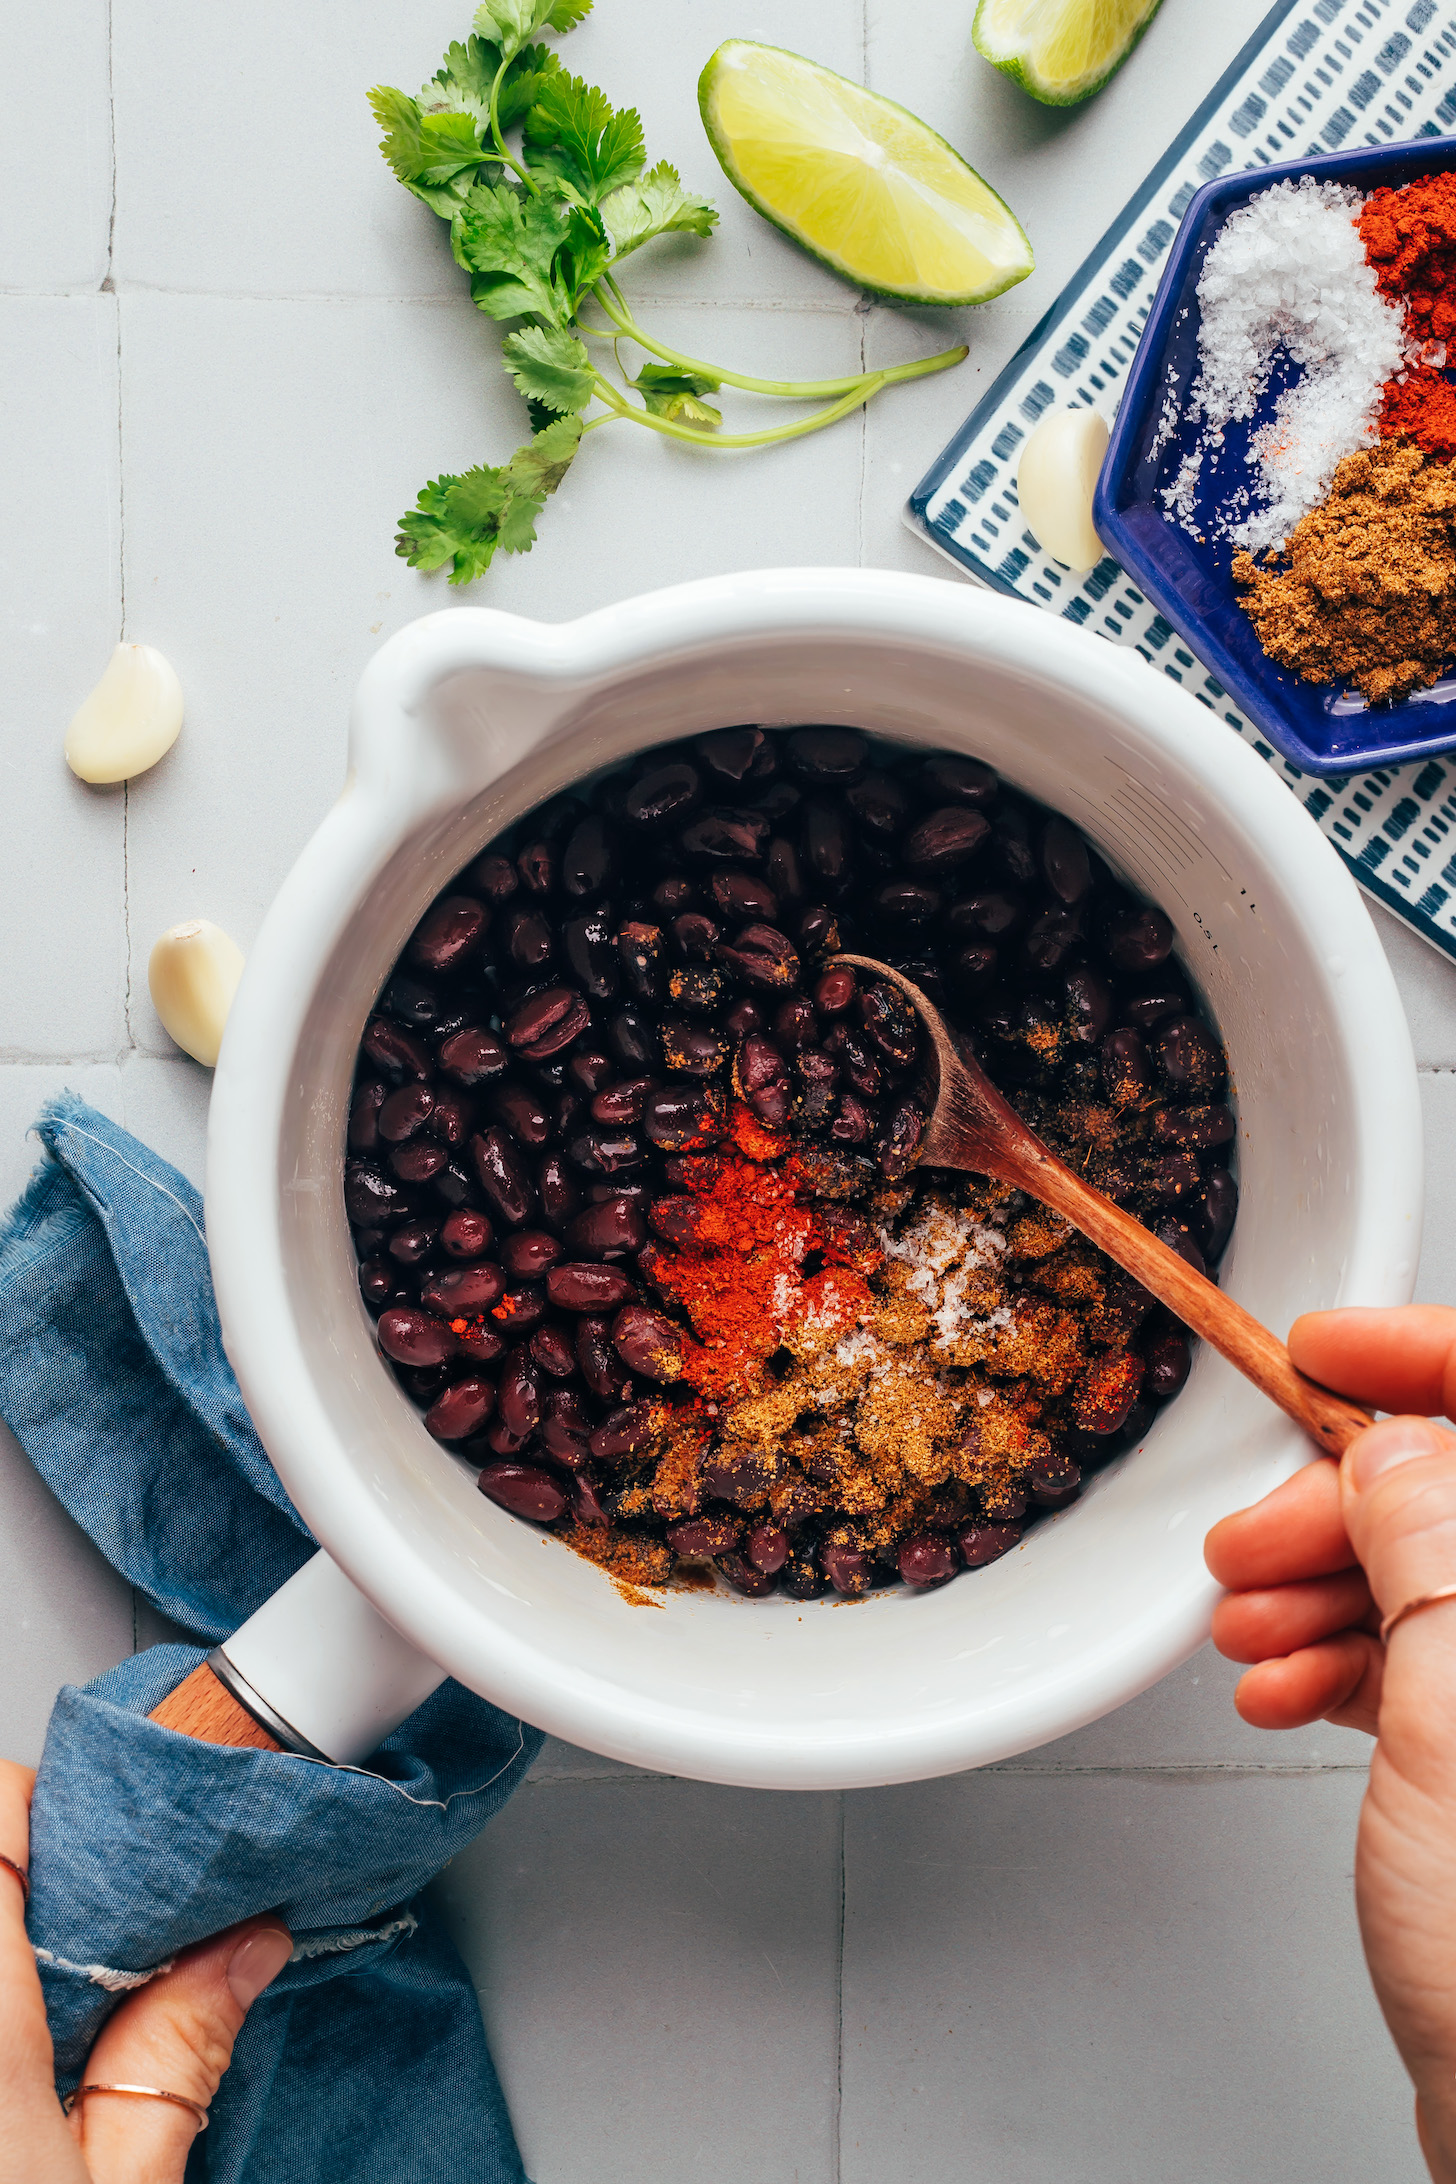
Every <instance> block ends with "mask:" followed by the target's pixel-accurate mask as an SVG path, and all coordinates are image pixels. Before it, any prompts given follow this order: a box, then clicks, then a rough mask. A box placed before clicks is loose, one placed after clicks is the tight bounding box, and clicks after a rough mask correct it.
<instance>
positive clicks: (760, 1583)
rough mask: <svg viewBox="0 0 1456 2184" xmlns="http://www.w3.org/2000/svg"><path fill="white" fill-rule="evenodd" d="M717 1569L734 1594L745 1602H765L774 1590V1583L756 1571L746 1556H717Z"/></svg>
mask: <svg viewBox="0 0 1456 2184" xmlns="http://www.w3.org/2000/svg"><path fill="white" fill-rule="evenodd" d="M718 1569H719V1572H720V1574H721V1575H722V1576H723V1577H725V1578H726V1579H727V1581H728V1583H729V1584H730V1585H731V1586H732V1587H733V1590H734V1591H735V1592H736V1593H742V1594H743V1596H744V1598H745V1599H747V1600H767V1598H768V1596H769V1594H770V1593H771V1592H772V1591H773V1589H774V1581H773V1579H772V1577H770V1576H769V1575H768V1574H767V1573H766V1572H765V1571H763V1570H760V1569H758V1568H757V1567H756V1566H755V1564H753V1563H752V1562H750V1561H749V1560H748V1557H747V1556H746V1555H740V1554H726V1555H719V1557H718Z"/></svg>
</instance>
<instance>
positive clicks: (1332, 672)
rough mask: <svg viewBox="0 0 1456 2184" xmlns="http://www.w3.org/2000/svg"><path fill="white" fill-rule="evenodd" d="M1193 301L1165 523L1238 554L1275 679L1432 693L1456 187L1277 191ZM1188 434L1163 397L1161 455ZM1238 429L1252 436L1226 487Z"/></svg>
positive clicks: (1389, 694) (1455, 531) (1262, 202)
mask: <svg viewBox="0 0 1456 2184" xmlns="http://www.w3.org/2000/svg"><path fill="white" fill-rule="evenodd" d="M1198 299H1199V306H1200V326H1199V343H1198V355H1199V374H1198V377H1197V379H1196V380H1195V382H1194V384H1193V386H1192V388H1191V390H1190V394H1189V399H1188V405H1187V415H1188V417H1189V418H1190V420H1192V421H1194V422H1196V423H1201V426H1202V430H1201V432H1200V434H1199V437H1198V439H1197V440H1196V442H1195V443H1194V444H1193V446H1192V447H1191V448H1189V449H1188V451H1187V453H1186V454H1185V455H1184V457H1183V460H1182V462H1181V464H1180V466H1179V469H1178V472H1177V475H1176V476H1175V478H1174V479H1173V481H1172V483H1171V484H1170V485H1168V486H1167V487H1165V488H1164V490H1163V500H1164V504H1165V506H1166V508H1167V510H1168V513H1169V515H1170V516H1171V517H1172V518H1173V519H1174V520H1175V521H1177V522H1178V523H1180V524H1181V525H1182V526H1183V528H1184V529H1186V530H1187V531H1188V532H1189V533H1190V534H1191V535H1192V536H1194V537H1195V538H1199V539H1200V540H1201V539H1203V538H1204V537H1205V536H1206V535H1210V534H1211V535H1212V536H1213V537H1215V538H1218V539H1223V540H1227V541H1228V542H1229V543H1231V544H1232V545H1233V546H1235V547H1236V548H1238V549H1240V550H1239V551H1238V552H1237V553H1236V554H1235V556H1234V559H1233V563H1232V573H1233V577H1234V581H1235V583H1236V584H1237V585H1238V586H1239V588H1240V590H1241V592H1242V593H1243V599H1242V604H1243V606H1244V609H1245V611H1246V612H1247V614H1248V615H1249V617H1250V619H1251V621H1252V622H1253V624H1254V628H1255V630H1256V632H1257V635H1258V638H1259V642H1260V644H1261V645H1262V647H1263V649H1264V650H1265V652H1267V653H1268V654H1269V656H1270V657H1271V658H1272V659H1274V660H1277V661H1278V662H1279V663H1280V664H1281V665H1282V666H1285V667H1289V668H1292V669H1293V670H1294V671H1295V672H1296V673H1298V674H1299V675H1300V676H1301V677H1302V678H1303V679H1304V680H1306V681H1309V682H1334V683H1339V684H1343V685H1354V686H1355V687H1356V688H1358V689H1359V690H1360V691H1361V692H1362V693H1363V694H1364V696H1365V698H1366V699H1367V700H1368V701H1369V702H1370V703H1372V704H1378V703H1382V702H1390V701H1394V700H1397V699H1400V698H1403V697H1407V696H1409V695H1410V693H1411V692H1412V691H1414V690H1418V689H1422V688H1425V687H1427V686H1429V685H1430V684H1431V683H1433V682H1435V681H1436V680H1437V679H1438V677H1439V676H1440V675H1441V673H1442V671H1443V670H1444V669H1445V668H1446V667H1447V666H1449V664H1450V663H1451V661H1452V659H1453V657H1456V492H1453V484H1452V478H1451V473H1450V469H1449V467H1448V466H1449V464H1450V461H1451V458H1452V456H1453V455H1456V385H1453V384H1452V381H1451V379H1450V378H1449V377H1448V345H1449V343H1450V341H1451V339H1452V335H1453V331H1456V174H1449V173H1448V174H1433V175H1423V176H1421V177H1420V178H1419V179H1418V180H1416V181H1413V182H1410V183H1407V184H1406V185H1405V186H1404V187H1403V188H1400V189H1378V190H1375V191H1373V192H1372V193H1371V194H1370V195H1369V196H1368V197H1366V196H1362V195H1361V193H1360V192H1359V191H1358V190H1356V189H1352V188H1347V187H1343V186H1341V185H1340V184H1337V183H1332V182H1317V181H1315V180H1314V179H1313V178H1311V177H1309V176H1306V177H1305V178H1304V179H1303V180H1301V181H1299V182H1280V183H1275V184H1273V185H1272V186H1271V187H1270V188H1269V189H1266V190H1261V191H1259V192H1258V193H1257V195H1255V196H1254V197H1252V198H1250V199H1249V201H1248V203H1247V204H1245V205H1243V206H1242V207H1240V208H1239V210H1237V211H1236V212H1234V213H1232V214H1231V215H1230V217H1229V218H1228V220H1227V221H1226V222H1225V224H1224V226H1223V228H1222V230H1221V231H1220V233H1219V235H1218V236H1217V238H1216V239H1215V241H1214V243H1213V246H1212V248H1211V249H1210V250H1209V252H1208V256H1207V258H1206V259H1205V261H1204V265H1203V270H1202V273H1201V274H1200V277H1199V283H1198ZM1451 363H1452V364H1456V357H1452V358H1451ZM1287 367H1295V368H1297V376H1296V377H1295V378H1294V379H1293V380H1292V382H1291V383H1290V384H1288V385H1285V386H1284V387H1283V388H1282V391H1280V392H1279V393H1278V395H1277V398H1276V400H1275V401H1274V403H1273V405H1272V409H1271V411H1270V413H1269V415H1268V418H1267V420H1266V421H1264V422H1258V421H1257V420H1258V418H1259V415H1260V404H1261V402H1262V400H1263V398H1264V397H1265V396H1266V395H1267V393H1268V390H1269V388H1270V386H1271V385H1272V384H1274V383H1275V375H1276V373H1277V372H1279V371H1280V370H1281V369H1284V368H1287ZM1177 418H1178V404H1177V401H1176V399H1175V398H1174V397H1173V396H1171V395H1170V396H1169V398H1168V401H1167V403H1166V405H1165V408H1164V414H1163V420H1162V427H1161V434H1162V435H1164V436H1165V435H1166V434H1168V433H1170V432H1171V430H1172V429H1173V427H1174V425H1175V424H1176V423H1177ZM1235 420H1243V421H1244V422H1250V421H1254V429H1253V431H1252V432H1251V435H1250V438H1249V444H1248V448H1247V451H1246V453H1245V456H1244V459H1243V461H1242V462H1239V461H1237V460H1235V462H1234V465H1233V468H1234V471H1235V475H1234V476H1233V477H1228V476H1222V477H1220V472H1219V465H1220V458H1221V456H1222V455H1223V454H1224V452H1225V447H1226V436H1227V431H1228V427H1229V426H1230V425H1231V424H1232V423H1233V422H1234V421H1235ZM1220 485H1221V487H1222V490H1221V491H1219V490H1218V488H1219V487H1220ZM1260 553H1266V554H1267V558H1266V559H1265V560H1264V561H1262V562H1261V561H1259V560H1258V559H1256V558H1255V557H1256V556H1257V555H1259V554H1260Z"/></svg>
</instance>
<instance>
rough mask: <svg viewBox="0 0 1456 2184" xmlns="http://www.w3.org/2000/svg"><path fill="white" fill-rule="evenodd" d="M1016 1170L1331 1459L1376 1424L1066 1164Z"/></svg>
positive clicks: (1034, 1161)
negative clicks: (1308, 1374) (1302, 1368)
mask: <svg viewBox="0 0 1456 2184" xmlns="http://www.w3.org/2000/svg"><path fill="white" fill-rule="evenodd" d="M1016 1165H1017V1167H1018V1168H1019V1169H1020V1170H1021V1171H1022V1172H1020V1173H1018V1174H1017V1175H1016V1176H1014V1177H1010V1176H1008V1180H1010V1181H1015V1182H1016V1183H1018V1184H1020V1186H1021V1188H1022V1189H1023V1190H1028V1191H1030V1192H1032V1193H1033V1195H1034V1196H1035V1197H1037V1198H1039V1199H1040V1200H1041V1202H1042V1204H1043V1205H1046V1206H1050V1207H1051V1208H1052V1210H1053V1212H1055V1213H1060V1214H1061V1215H1062V1216H1063V1217H1064V1218H1065V1219H1066V1220H1068V1221H1070V1222H1071V1223H1072V1225H1073V1227H1074V1228H1078V1229H1080V1230H1081V1231H1082V1234H1083V1235H1084V1236H1087V1237H1090V1238H1091V1240H1092V1242H1093V1243H1094V1244H1096V1245H1097V1246H1098V1248H1099V1249H1100V1250H1102V1251H1105V1252H1106V1254H1107V1256H1108V1258H1109V1259H1115V1260H1116V1261H1117V1264H1118V1265H1119V1266H1120V1267H1122V1268H1123V1269H1124V1270H1125V1271H1126V1272H1127V1273H1129V1274H1131V1275H1132V1276H1133V1277H1134V1278H1135V1279H1136V1280H1137V1281H1140V1282H1141V1283H1142V1285H1143V1287H1144V1289H1150V1290H1151V1291H1152V1293H1153V1295H1154V1296H1155V1297H1156V1298H1157V1299H1158V1301H1159V1303H1160V1304H1166V1305H1167V1307H1168V1309H1169V1311H1170V1312H1176V1313H1177V1315H1178V1317H1179V1319H1180V1320H1182V1321H1183V1322H1184V1324H1185V1326H1188V1327H1191V1328H1192V1329H1193V1332H1194V1333H1195V1334H1196V1335H1201V1336H1202V1337H1203V1339H1204V1341H1205V1342H1207V1343H1209V1344H1211V1346H1212V1347H1213V1348H1214V1349H1215V1350H1217V1351H1218V1353H1219V1355H1220V1356H1221V1357H1226V1358H1227V1359H1228V1361H1229V1363H1230V1364H1231V1365H1235V1366H1237V1368H1238V1370H1239V1371H1240V1372H1241V1373H1243V1374H1245V1375H1246V1377H1247V1378H1248V1379H1250V1380H1252V1381H1253V1383H1254V1385H1255V1387H1257V1388H1262V1390H1263V1392H1264V1393H1265V1395H1267V1396H1268V1397H1269V1399H1270V1401H1271V1402H1273V1403H1277V1404H1278V1405H1279V1408H1280V1409H1281V1410H1282V1411H1285V1412H1287V1413H1288V1415H1289V1417H1291V1418H1292V1419H1294V1420H1295V1422H1296V1424H1298V1425H1301V1426H1303V1427H1304V1429H1305V1431H1306V1433H1308V1434H1309V1435H1310V1436H1311V1437H1312V1439H1314V1440H1315V1441H1317V1442H1318V1443H1319V1446H1320V1447H1321V1448H1322V1449H1323V1450H1324V1452H1325V1454H1326V1455H1327V1456H1342V1455H1343V1454H1344V1452H1345V1450H1346V1449H1347V1448H1348V1447H1349V1445H1350V1443H1351V1441H1353V1440H1354V1438H1355V1436H1356V1434H1357V1433H1363V1432H1364V1430H1365V1428H1366V1427H1367V1426H1369V1425H1373V1424H1374V1422H1375V1421H1374V1418H1373V1417H1372V1415H1371V1413H1370V1412H1369V1411H1366V1410H1361V1408H1360V1406H1359V1405H1358V1403H1351V1402H1350V1401H1348V1399H1347V1398H1346V1397H1344V1396H1342V1395H1334V1394H1332V1393H1331V1392H1330V1390H1329V1389H1328V1388H1322V1387H1320V1385H1319V1383H1318V1382H1317V1381H1314V1380H1306V1379H1305V1377H1304V1375H1303V1373H1301V1372H1298V1371H1296V1369H1295V1366H1294V1363H1293V1361H1292V1359H1291V1358H1290V1355H1289V1352H1288V1350H1287V1349H1286V1348H1285V1346H1284V1344H1283V1343H1282V1342H1281V1341H1280V1340H1279V1338H1278V1337H1277V1335H1271V1334H1270V1332H1269V1330H1268V1328H1267V1327H1265V1326H1262V1325H1261V1324H1260V1322H1259V1321H1258V1320H1256V1319H1255V1318H1254V1317H1253V1315H1252V1313H1249V1312H1246V1311H1245V1310H1244V1308H1243V1306H1242V1305H1241V1304H1236V1303H1235V1301H1234V1299H1233V1298H1232V1297H1228V1296H1225V1295H1224V1292H1223V1291H1222V1290H1221V1289H1219V1288H1217V1287H1216V1286H1215V1284H1214V1283H1213V1282H1211V1281H1209V1280H1208V1279H1207V1277H1206V1276H1205V1275H1202V1274H1198V1273H1195V1271H1194V1269H1193V1268H1192V1267H1191V1266H1190V1265H1189V1264H1188V1262H1187V1260H1186V1259H1182V1258H1180V1257H1179V1255H1178V1253H1177V1252H1176V1251H1174V1250H1172V1249H1171V1248H1170V1247H1169V1246H1168V1245H1167V1244H1165V1243H1163V1242H1162V1241H1161V1239H1160V1238H1158V1237H1156V1236H1154V1235H1152V1234H1151V1233H1150V1232H1149V1231H1148V1230H1147V1229H1145V1228H1144V1227H1143V1226H1142V1224H1141V1222H1139V1221H1135V1220H1134V1219H1133V1217H1132V1215H1131V1214H1130V1213H1124V1212H1123V1210H1122V1208H1121V1207H1120V1206H1114V1205H1113V1204H1112V1202H1111V1200H1110V1199H1107V1198H1104V1197H1103V1196H1102V1194H1101V1192H1100V1191H1094V1190H1092V1189H1091V1188H1090V1187H1089V1186H1088V1185H1087V1184H1085V1183H1084V1182H1083V1181H1082V1180H1081V1178H1080V1176H1076V1175H1074V1174H1073V1173H1072V1171H1071V1169H1070V1168H1064V1167H1063V1166H1062V1163H1061V1162H1060V1161H1059V1160H1054V1159H1053V1158H1052V1157H1051V1155H1050V1154H1049V1153H1043V1152H1041V1150H1040V1148H1038V1149H1037V1152H1036V1153H1035V1154H1033V1153H1032V1152H1030V1151H1029V1150H1027V1151H1025V1152H1023V1151H1022V1149H1021V1148H1018V1158H1017V1162H1016Z"/></svg>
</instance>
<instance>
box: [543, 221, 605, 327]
mask: <svg viewBox="0 0 1456 2184" xmlns="http://www.w3.org/2000/svg"><path fill="white" fill-rule="evenodd" d="M610 263H611V246H610V245H609V243H608V241H607V231H606V229H605V228H604V227H603V226H602V216H601V214H600V213H599V212H598V211H597V209H596V206H595V205H573V206H572V207H571V208H570V210H569V211H568V213H567V214H566V233H565V235H564V237H563V238H562V242H561V248H560V249H559V251H558V252H557V255H556V261H555V275H556V280H557V284H558V286H559V287H560V288H561V290H562V291H563V293H564V294H565V297H566V315H567V317H568V319H574V318H575V317H576V314H577V312H578V311H579V310H580V309H581V306H582V304H583V303H584V302H585V301H586V298H587V297H588V295H589V294H590V293H591V291H592V289H593V288H595V286H596V284H597V282H598V281H599V280H600V279H601V277H602V275H603V274H604V273H605V272H606V270H607V267H608V265H609V264H610Z"/></svg>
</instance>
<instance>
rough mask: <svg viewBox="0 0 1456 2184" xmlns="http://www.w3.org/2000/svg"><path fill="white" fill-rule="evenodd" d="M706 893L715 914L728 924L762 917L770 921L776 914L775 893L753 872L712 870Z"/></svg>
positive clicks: (742, 922)
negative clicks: (713, 871) (711, 902)
mask: <svg viewBox="0 0 1456 2184" xmlns="http://www.w3.org/2000/svg"><path fill="white" fill-rule="evenodd" d="M708 893H709V895H710V896H711V897H712V901H713V907H714V909H715V910H716V911H717V912H718V915H719V916H720V917H723V918H727V919H728V921H729V922H730V924H734V925H747V924H751V923H753V922H754V921H756V920H762V921H763V922H765V923H767V924H769V925H772V923H773V922H774V920H775V918H777V916H778V914H779V901H778V897H777V895H776V894H775V893H774V891H773V889H772V888H771V887H770V886H769V884H768V882H767V880H762V879H760V878H759V876H758V874H757V873H756V872H735V871H733V870H731V869H730V870H728V871H726V872H715V873H714V874H713V876H712V878H711V879H710V880H709V882H708Z"/></svg>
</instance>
